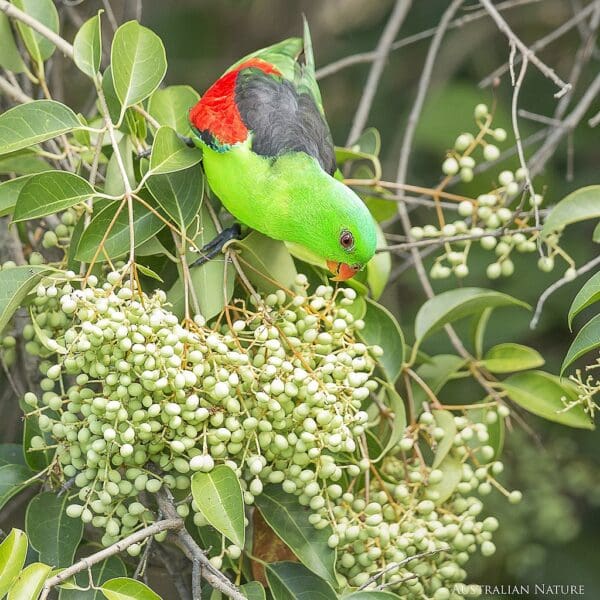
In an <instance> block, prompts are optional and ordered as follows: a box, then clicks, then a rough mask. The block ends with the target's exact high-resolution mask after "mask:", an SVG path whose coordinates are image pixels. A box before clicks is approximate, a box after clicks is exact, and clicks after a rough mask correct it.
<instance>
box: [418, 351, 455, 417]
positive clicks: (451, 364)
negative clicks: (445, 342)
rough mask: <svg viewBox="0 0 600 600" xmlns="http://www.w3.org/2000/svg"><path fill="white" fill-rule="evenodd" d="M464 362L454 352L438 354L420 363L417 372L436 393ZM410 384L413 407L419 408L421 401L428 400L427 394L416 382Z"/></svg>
mask: <svg viewBox="0 0 600 600" xmlns="http://www.w3.org/2000/svg"><path fill="white" fill-rule="evenodd" d="M465 362H466V361H465V359H464V358H461V357H460V356H456V355H455V354H438V355H436V356H434V357H432V358H430V359H429V360H428V361H427V362H426V363H424V364H422V365H420V366H419V368H418V369H417V374H418V375H419V377H420V378H421V379H422V380H423V381H424V382H425V383H426V384H427V386H428V387H429V389H430V390H431V391H432V392H433V393H434V394H438V393H439V392H440V391H441V389H442V388H443V387H444V386H445V385H446V383H448V381H449V380H450V379H451V378H452V376H453V375H454V374H455V373H456V372H457V371H459V370H460V369H461V368H462V367H463V366H464V364H465ZM412 386H413V399H414V401H415V408H416V409H419V407H420V406H421V405H422V404H423V402H427V401H428V400H429V396H428V395H427V393H426V392H425V390H424V389H423V388H422V387H421V386H420V385H419V384H417V383H416V382H415V383H413V384H412Z"/></svg>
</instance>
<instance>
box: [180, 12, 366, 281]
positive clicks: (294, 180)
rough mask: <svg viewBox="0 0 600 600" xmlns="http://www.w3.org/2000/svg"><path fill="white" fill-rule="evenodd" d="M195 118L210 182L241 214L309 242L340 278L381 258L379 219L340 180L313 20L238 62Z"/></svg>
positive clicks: (255, 224)
mask: <svg viewBox="0 0 600 600" xmlns="http://www.w3.org/2000/svg"><path fill="white" fill-rule="evenodd" d="M302 54H303V62H300V60H299V59H300V56H301V55H302ZM189 119H190V123H191V125H192V129H193V131H194V133H195V136H194V143H195V144H196V145H197V146H198V147H200V148H201V149H202V152H203V166H204V171H205V173H206V177H207V179H208V183H209V184H210V187H211V189H212V190H213V191H214V193H215V194H216V195H217V196H218V197H219V199H220V200H221V202H222V203H223V205H224V206H225V208H226V209H227V210H228V211H229V212H230V213H231V214H232V215H233V216H234V217H235V218H236V219H237V220H238V221H240V222H241V223H243V224H245V225H247V226H248V227H250V228H252V229H256V230H257V231H260V232H261V233H263V234H265V235H267V236H269V237H271V238H274V239H277V240H284V241H288V242H295V243H297V244H301V245H302V246H304V247H306V248H308V249H309V250H311V251H312V252H314V253H315V254H317V255H318V256H320V257H321V258H323V259H325V260H326V261H327V265H328V267H329V269H330V270H331V271H332V273H333V274H334V277H333V279H335V280H338V281H342V280H346V279H349V278H350V277H352V276H354V275H355V274H356V273H357V272H358V271H359V270H361V269H362V268H363V267H364V266H365V265H366V264H367V262H369V260H370V259H371V258H372V257H373V255H374V253H375V247H376V227H375V222H374V220H373V217H372V216H371V214H370V212H369V210H368V209H367V207H366V206H365V205H364V203H363V202H362V200H361V199H360V198H359V197H358V196H357V195H356V194H355V193H354V192H353V191H352V190H351V189H350V188H349V187H348V186H346V185H344V184H343V183H342V182H341V181H340V180H339V179H338V178H336V172H337V175H338V176H339V171H337V165H336V161H335V151H334V147H333V142H332V138H331V132H330V131H329V126H328V125H327V121H326V120H325V115H324V113H323V106H322V102H321V94H320V92H319V88H318V86H317V82H316V79H315V70H314V59H313V53H312V46H311V41H310V33H309V30H308V26H307V24H306V22H305V23H304V40H302V39H300V38H290V39H288V40H284V41H282V42H280V43H278V44H275V45H273V46H269V47H268V48H264V49H262V50H258V51H257V52H254V53H252V54H250V55H248V56H246V57H244V58H243V59H241V60H240V61H238V62H237V63H236V64H234V65H233V66H232V67H230V68H229V69H228V70H227V71H226V72H225V73H224V74H223V75H222V76H221V78H220V79H218V80H217V81H216V82H215V83H214V84H213V85H212V86H211V87H210V88H209V89H208V90H207V91H206V93H205V94H204V95H203V96H202V98H201V99H200V101H199V102H198V103H197V104H196V105H195V106H194V107H193V108H192V109H191V110H190V114H189Z"/></svg>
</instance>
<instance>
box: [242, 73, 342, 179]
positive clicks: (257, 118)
mask: <svg viewBox="0 0 600 600" xmlns="http://www.w3.org/2000/svg"><path fill="white" fill-rule="evenodd" d="M235 101H236V104H237V107H238V110H239V112H240V115H241V117H242V120H243V121H244V124H245V125H246V127H247V128H248V129H249V130H251V131H252V132H253V137H252V150H253V151H254V152H256V153H257V154H260V155H262V156H271V157H277V156H280V155H282V154H285V153H287V152H305V153H306V154H309V155H310V156H313V157H314V158H316V159H317V160H318V161H319V164H320V165H321V167H322V168H323V170H325V171H326V172H327V173H329V174H330V175H333V173H334V172H335V170H336V168H337V166H336V162H335V151H334V148H333V141H332V138H331V133H330V131H329V127H328V125H327V123H326V121H325V119H324V118H323V116H322V115H321V113H320V112H319V109H318V108H317V105H316V104H315V101H314V100H313V98H312V96H311V95H310V94H308V93H299V92H298V91H297V90H296V88H295V87H294V86H293V84H292V83H291V82H289V81H287V80H286V79H280V78H276V77H273V76H271V75H267V74H265V73H263V72H262V71H260V70H259V69H245V70H243V71H242V72H241V73H240V74H239V76H238V78H237V82H236V87H235Z"/></svg>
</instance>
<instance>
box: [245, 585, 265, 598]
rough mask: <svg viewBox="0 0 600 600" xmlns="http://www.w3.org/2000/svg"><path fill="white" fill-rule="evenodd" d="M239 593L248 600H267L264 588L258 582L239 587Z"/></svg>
mask: <svg viewBox="0 0 600 600" xmlns="http://www.w3.org/2000/svg"><path fill="white" fill-rule="evenodd" d="M240 592H241V593H242V594H243V595H244V596H246V598H248V600H267V596H266V594H265V588H264V587H263V586H262V585H261V584H260V583H258V581H251V582H250V583H245V584H244V585H241V586H240Z"/></svg>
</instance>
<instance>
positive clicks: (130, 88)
mask: <svg viewBox="0 0 600 600" xmlns="http://www.w3.org/2000/svg"><path fill="white" fill-rule="evenodd" d="M110 56H111V59H110V63H111V65H112V78H113V83H114V86H115V92H116V93H117V96H118V98H119V100H120V101H121V106H122V107H125V108H126V107H128V106H131V105H132V104H137V103H138V102H141V101H142V100H144V98H147V97H148V96H149V95H150V94H151V93H152V92H153V91H154V90H155V89H156V88H157V87H158V86H159V85H160V82H161V81H162V79H163V77H164V75H165V72H166V70H167V59H166V56H165V48H164V46H163V43H162V41H161V39H160V38H159V37H158V36H157V35H156V34H155V33H154V32H153V31H150V29H147V28H146V27H142V26H141V25H140V24H139V23H138V22H137V21H129V22H127V23H125V24H123V25H121V27H119V29H117V31H116V32H115V37H114V38H113V42H112V47H111V51H110Z"/></svg>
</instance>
